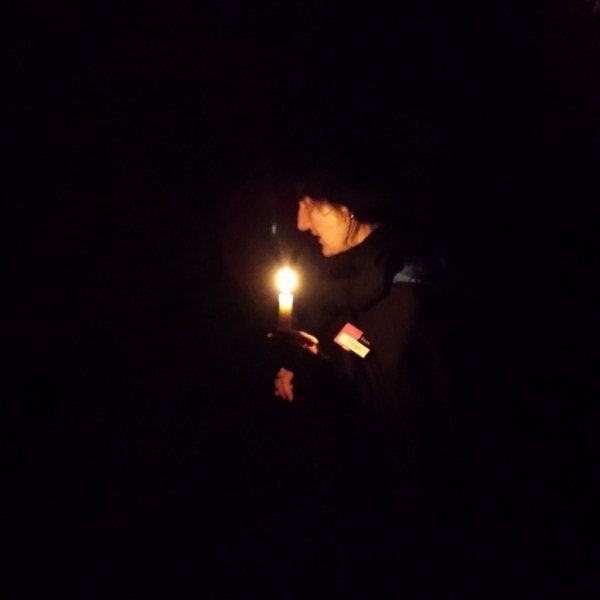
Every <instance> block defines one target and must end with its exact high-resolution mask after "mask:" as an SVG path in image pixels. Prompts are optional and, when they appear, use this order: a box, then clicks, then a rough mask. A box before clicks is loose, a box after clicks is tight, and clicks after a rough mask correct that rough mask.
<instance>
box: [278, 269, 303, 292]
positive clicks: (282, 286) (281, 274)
mask: <svg viewBox="0 0 600 600" xmlns="http://www.w3.org/2000/svg"><path fill="white" fill-rule="evenodd" d="M297 281H298V279H297V277H296V273H294V271H292V270H291V269H290V268H289V267H285V268H283V269H280V270H279V271H278V272H277V277H276V283H277V287H278V288H279V291H280V292H282V293H284V294H289V293H291V292H292V291H293V289H294V288H295V287H296V283H297Z"/></svg>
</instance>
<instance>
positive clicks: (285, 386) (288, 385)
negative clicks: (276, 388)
mask: <svg viewBox="0 0 600 600" xmlns="http://www.w3.org/2000/svg"><path fill="white" fill-rule="evenodd" d="M281 391H282V395H283V397H284V398H285V399H286V400H289V401H290V402H291V401H292V400H293V399H294V386H293V384H292V380H291V378H289V379H288V378H286V379H282V380H281Z"/></svg>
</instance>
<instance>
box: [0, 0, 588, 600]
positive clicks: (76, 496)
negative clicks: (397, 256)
mask: <svg viewBox="0 0 600 600" xmlns="http://www.w3.org/2000/svg"><path fill="white" fill-rule="evenodd" d="M10 4H11V3H5V10H6V9H8V10H7V13H6V14H7V16H8V17H9V18H5V19H3V29H4V34H3V54H4V56H5V59H6V65H5V68H4V71H3V74H2V80H3V85H2V88H3V90H4V91H3V92H2V99H1V102H2V108H3V110H2V112H3V117H4V119H3V120H4V122H5V126H4V133H3V136H2V137H3V142H4V146H5V151H4V160H3V166H4V169H3V172H4V175H3V183H2V193H3V197H4V200H5V203H4V204H5V208H4V217H5V218H4V219H3V222H4V224H5V226H6V228H7V231H6V236H5V240H6V242H7V248H6V250H5V256H6V257H7V266H8V274H7V277H6V279H5V281H4V285H3V286H2V287H3V292H4V294H3V295H4V296H5V299H7V300H8V303H7V304H8V307H7V308H5V331H6V332H7V336H6V337H7V339H8V352H7V354H6V357H5V367H6V370H5V373H6V375H5V377H4V384H3V394H2V396H3V401H2V411H3V416H2V423H3V429H4V432H3V434H2V452H1V455H2V460H3V464H4V466H3V473H4V475H3V477H2V491H1V494H2V497H3V503H4V504H5V508H4V509H3V511H2V530H3V531H4V532H5V534H3V535H2V537H3V541H4V543H5V545H6V547H7V549H8V551H9V552H8V553H9V556H10V559H9V561H8V563H7V566H8V568H9V571H10V572H11V573H12V576H11V578H10V581H14V582H15V583H16V584H18V585H20V586H22V587H29V586H32V587H35V588H36V589H41V590H51V589H55V590H59V591H60V593H61V594H62V595H68V594H70V593H78V594H83V595H84V596H88V597H89V596H94V595H95V594H96V593H97V594H98V595H102V594H104V593H105V592H106V590H113V591H114V592H115V593H116V594H117V595H126V594H129V595H135V594H136V593H142V592H144V591H146V592H147V591H151V590H156V589H160V590H162V593H163V595H164V594H169V595H175V594H177V593H182V594H184V595H187V594H189V595H191V594H193V593H203V594H205V595H206V596H207V597H221V596H225V595H227V594H228V593H236V592H238V591H239V590H242V589H249V587H252V588H256V589H262V590H264V591H267V592H273V593H274V594H276V595H277V594H279V595H280V596H281V597H289V595H293V594H292V592H290V591H289V590H290V589H291V590H293V591H294V593H296V594H298V596H299V597H302V593H303V590H304V591H306V589H310V584H311V582H313V583H314V582H315V581H317V580H318V577H319V565H318V564H317V565H316V566H315V564H313V563H311V562H310V560H309V559H308V558H307V556H309V555H310V551H309V550H308V549H307V548H308V547H309V546H310V539H309V540H308V541H306V539H303V538H302V535H301V534H300V531H299V529H300V527H299V525H298V524H297V522H296V515H297V514H298V513H297V512H294V511H295V510H300V508H299V507H300V505H301V502H300V500H298V499H297V498H295V496H294V491H293V490H294V489H295V488H294V487H293V485H294V484H293V479H294V477H293V475H291V474H290V468H291V467H290V465H291V464H292V463H293V455H294V447H293V443H291V442H290V437H289V435H288V433H289V427H290V424H289V414H288V407H285V406H282V405H281V404H279V403H278V402H277V399H275V398H272V397H271V394H270V392H271V381H272V375H273V373H272V372H271V371H270V368H271V365H268V364H267V362H266V361H265V360H264V359H263V358H261V357H262V356H263V353H264V337H265V334H266V332H267V331H269V329H270V328H272V327H273V325H274V320H275V316H276V297H275V290H273V288H272V283H271V279H270V277H271V271H272V269H273V268H274V266H275V265H276V264H277V263H278V262H280V261H281V260H282V259H284V258H286V257H287V256H288V255H289V254H291V253H293V252H295V251H297V248H298V243H299V239H300V238H299V237H298V235H297V234H296V233H295V232H294V221H293V218H294V212H293V211H294V203H293V197H292V194H291V192H290V187H289V186H288V185H286V183H285V182H286V179H285V176H286V175H287V174H288V173H289V169H292V168H294V167H296V166H298V165H299V164H302V162H303V161H304V160H305V159H306V157H307V156H310V155H311V153H313V152H322V153H323V152H325V153H326V152H327V150H328V148H330V147H331V140H332V139H336V140H338V142H337V144H338V145H337V147H339V146H340V142H339V140H340V139H342V140H344V139H345V138H344V136H350V137H349V141H348V144H349V145H352V144H357V145H358V147H360V152H363V153H364V156H365V157H368V158H365V159H366V160H371V161H373V162H377V161H381V162H382V163H386V164H394V165H396V168H397V171H398V172H399V173H401V176H402V181H403V185H404V186H405V187H406V188H407V189H410V190H411V192H414V193H415V194H416V196H417V197H420V198H422V199H423V200H422V203H423V212H424V214H426V219H427V223H428V226H429V228H430V231H431V232H432V234H433V235H432V237H434V239H436V241H437V242H438V243H439V244H440V245H441V246H442V247H443V248H444V250H445V252H446V253H447V255H448V256H450V257H451V258H452V260H453V261H454V263H455V264H456V265H457V268H458V270H459V271H460V272H461V273H462V275H463V276H464V278H465V279H466V280H467V281H468V282H469V285H470V287H471V288H472V290H473V293H474V295H475V297H476V298H477V302H478V306H479V313H480V317H479V319H480V321H479V325H478V326H479V327H480V330H481V331H480V333H482V338H483V339H484V340H485V343H483V345H482V347H481V352H480V357H481V356H484V357H485V360H486V361H487V362H488V363H492V364H493V367H494V368H493V371H494V373H495V376H494V379H493V380H491V381H490V382H489V385H487V387H486V389H487V393H486V394H483V395H482V396H481V397H480V398H479V401H480V405H479V406H478V407H477V409H473V411H472V413H471V414H469V415H468V417H469V418H470V419H471V420H472V421H474V422H475V421H477V419H481V420H480V421H479V423H480V425H481V431H480V432H479V436H480V439H479V442H480V444H482V445H481V446H480V451H481V452H482V455H483V456H484V457H485V458H482V459H481V462H482V464H485V465H486V466H485V468H484V470H485V477H484V480H485V481H482V489H484V492H482V497H484V498H487V499H488V500H489V501H490V502H493V510H490V512H489V514H490V515H493V517H489V518H488V520H487V521H486V523H487V529H486V531H485V534H482V535H481V540H480V541H481V544H482V545H481V548H479V549H478V550H477V551H474V554H476V555H478V560H479V562H477V560H475V562H474V564H476V565H477V567H476V568H473V569H471V570H469V571H468V574H465V581H466V583H465V585H466V587H467V588H468V589H469V590H470V591H473V592H474V593H477V594H481V593H483V594H485V595H486V596H487V597H489V596H490V595H491V594H492V595H493V594H494V593H498V594H499V596H501V595H502V593H503V592H502V591H501V590H506V589H515V586H520V589H527V590H529V591H531V592H535V591H536V590H537V591H538V592H539V593H540V597H541V596H543V593H544V591H545V590H548V589H550V588H556V587H558V588H560V589H564V590H569V592H570V593H579V592H581V594H582V595H583V594H585V593H589V592H591V590H592V586H593V585H594V582H596V583H597V579H596V577H597V575H595V573H596V571H595V558H596V557H595V552H594V547H597V529H596V528H595V527H596V525H597V523H596V522H595V519H594V516H593V513H594V512H595V505H596V504H597V500H598V497H597V471H596V472H595V473H594V470H593V464H594V463H595V458H594V455H595V453H596V452H597V442H596V436H597V431H596V428H595V423H597V416H598V415H597V409H596V407H595V403H596V399H597V396H598V384H597V376H596V372H595V370H594V366H595V364H596V352H595V349H596V336H597V329H596V327H595V325H594V320H595V319H594V317H595V312H596V307H597V305H598V298H597V295H595V280H596V277H597V258H598V257H597V247H596V245H595V243H594V242H595V238H596V235H595V234H596V232H595V229H596V222H595V220H594V218H593V216H594V213H595V204H596V202H597V198H598V185H597V184H598V168H597V166H598V164H597V163H598V132H599V131H598V130H599V127H600V113H599V108H598V107H599V106H600V88H599V85H600V81H599V78H598V73H599V69H598V59H599V58H600V46H599V40H600V35H599V34H600V32H599V31H598V19H599V13H598V9H597V3H594V2H584V1H581V2H575V1H570V2H569V1H563V2H561V1H558V0H554V1H551V2H543V3H542V2H519V3H517V2H512V3H509V4H507V3H495V4H487V3H474V2H473V3H469V2H466V1H461V2H458V3H439V4H438V3H435V2H434V3H427V6H426V7H420V6H419V5H418V3H414V5H410V4H409V5H407V6H406V7H402V8H401V9H400V8H398V7H397V8H396V9H394V10H393V9H391V8H388V9H385V10H383V9H381V8H379V7H376V6H375V5H373V4H370V3H365V4H364V5H356V7H354V8H351V7H349V6H345V7H344V8H340V7H336V6H333V5H327V6H324V5H322V4H321V3H317V2H302V3H301V2H287V3H274V2H272V3H271V2H264V3H252V4H248V3H244V2H224V3H214V4H201V3H192V2H181V3H177V4H170V3H163V2H158V1H156V2H147V3H135V2H130V3H126V4H123V3H117V2H111V1H106V2H102V3H94V4H92V3H89V4H84V3H80V4H77V3H73V4H71V5H69V6H59V7H57V6H55V5H50V4H49V5H37V4H28V3H22V2H19V3H17V2H14V3H12V5H13V6H12V7H11V6H10ZM348 132H350V134H349V133H348ZM357 140H360V143H359V142H357ZM341 145H342V147H343V146H344V142H343V141H342V142H341ZM273 223H276V224H277V227H278V233H277V235H276V236H272V235H271V225H272V224H273ZM484 440H485V441H486V443H485V444H483V441H484ZM484 446H485V447H484ZM491 499H493V500H491ZM294 502H297V506H294ZM303 544H305V545H306V546H307V547H304V546H303ZM317 562H318V561H317ZM302 586H306V587H305V588H303V587H302ZM285 590H288V592H286V591H285ZM286 594H288V595H287V596H286ZM517 595H518V594H517Z"/></svg>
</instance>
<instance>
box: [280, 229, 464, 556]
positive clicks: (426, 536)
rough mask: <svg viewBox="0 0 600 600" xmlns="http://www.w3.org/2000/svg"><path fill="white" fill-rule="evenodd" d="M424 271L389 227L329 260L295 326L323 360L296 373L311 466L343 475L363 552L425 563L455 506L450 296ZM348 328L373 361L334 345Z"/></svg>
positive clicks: (342, 489)
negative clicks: (381, 549) (377, 547)
mask: <svg viewBox="0 0 600 600" xmlns="http://www.w3.org/2000/svg"><path fill="white" fill-rule="evenodd" d="M415 271H416V269H415V268H414V265H412V264H411V263H409V262H408V261H406V260H404V259H403V257H402V253H401V252H400V251H399V250H398V249H396V248H395V246H394V243H393V239H392V237H391V236H390V234H389V233H388V232H387V231H386V230H385V229H383V228H382V229H378V230H375V231H374V232H373V233H372V234H371V235H370V236H369V237H368V238H367V239H366V240H365V241H364V242H363V243H362V244H360V245H359V246H356V247H354V248H352V249H350V250H348V251H347V252H344V253H342V254H339V255H337V256H334V257H331V258H326V259H323V260H322V264H321V265H319V267H318V269H317V270H316V271H314V272H312V273H311V274H310V275H309V276H308V277H307V278H305V279H306V281H307V285H309V289H308V290H307V293H306V294H305V296H306V297H307V298H306V300H305V303H304V306H301V307H300V309H302V310H300V315H299V318H298V323H297V325H298V328H299V329H302V330H304V331H307V332H308V333H311V334H313V335H316V336H317V337H318V338H319V341H320V349H321V353H320V355H319V356H318V357H315V358H314V359H313V358H311V359H310V360H309V365H308V367H307V368H306V369H300V371H299V372H297V373H295V379H294V383H295V388H294V394H295V397H296V402H295V404H296V405H297V410H298V411H299V412H300V413H302V414H303V415H304V416H305V417H306V420H307V422H308V423H310V425H309V429H308V433H307V437H308V438H310V439H309V445H312V448H313V453H314V454H315V456H314V457H313V459H314V460H315V461H316V462H317V463H319V462H323V461H324V462H325V463H326V464H327V465H329V466H328V467H327V468H329V469H330V470H332V469H338V468H339V469H341V470H342V471H343V476H342V477H341V478H340V479H339V489H338V490H337V492H338V495H339V497H340V498H341V499H342V503H343V504H344V507H345V508H344V509H345V510H347V512H348V518H349V520H350V521H351V522H352V523H353V524H354V525H356V527H357V529H360V530H361V533H357V534H356V535H357V536H358V539H360V542H359V545H362V546H366V545H370V548H371V549H370V550H369V551H370V552H372V550H373V547H374V544H375V539H376V540H377V544H380V543H381V541H382V536H384V537H385V536H388V542H389V545H388V548H387V549H388V550H391V549H392V548H396V551H395V555H396V556H398V553H400V554H403V553H404V554H406V555H408V556H411V557H412V558H413V559H414V560H417V561H418V559H416V557H417V556H422V554H423V551H424V549H425V547H427V546H428V541H427V540H431V539H433V538H434V537H435V538H436V544H438V545H439V544H440V543H441V531H440V528H441V527H443V525H442V522H443V520H444V518H443V517H442V515H443V514H444V512H445V511H446V510H447V509H448V508H449V507H450V505H451V502H452V501H451V498H450V494H449V490H450V489H451V482H452V477H453V464H452V460H453V443H454V440H453V427H454V422H453V421H454V417H453V411H452V394H451V390H450V385H449V383H448V376H447V370H446V364H445V359H444V357H445V353H446V351H447V349H446V340H445V334H444V323H445V318H446V315H445V313H444V302H443V293H441V291H440V290H439V289H437V288H436V286H435V284H433V283H432V282H428V281H426V279H424V275H423V274H422V273H421V274H419V273H416V272H415ZM394 282H396V283H394ZM346 323H350V324H351V325H353V326H355V327H356V328H358V329H359V330H361V331H362V332H363V334H362V338H361V343H362V344H363V345H365V346H367V347H368V348H369V352H368V354H367V355H366V356H365V357H364V358H361V357H360V356H358V355H357V354H355V353H354V352H352V351H348V350H346V349H344V348H342V347H341V346H340V345H338V344H337V343H336V342H335V341H334V338H335V337H336V336H337V334H338V333H339V331H340V330H341V329H342V327H344V325H345V324H346ZM284 366H285V365H284ZM332 456H333V459H332V458H331V457H332ZM322 476H323V480H327V479H328V478H329V479H335V477H337V473H331V472H330V473H327V472H323V473H322ZM399 540H400V542H399ZM398 542H399V544H398ZM394 544H395V545H394ZM417 546H420V549H417ZM400 548H401V550H400Z"/></svg>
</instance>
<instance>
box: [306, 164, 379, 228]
mask: <svg viewBox="0 0 600 600" xmlns="http://www.w3.org/2000/svg"><path fill="white" fill-rule="evenodd" d="M357 175H358V176H357ZM380 187H381V186H379V185H377V184H376V183H375V182H370V181H368V180H367V179H366V178H361V177H360V174H358V173H354V174H345V173H342V172H340V171H334V170H331V169H313V170H312V171H310V172H309V173H308V174H307V175H305V176H304V177H302V178H301V179H300V181H299V183H298V186H297V195H298V197H300V198H303V197H304V196H309V197H310V198H313V199H314V200H317V201H318V200H325V201H327V202H329V203H331V204H334V205H342V206H346V207H347V208H348V209H349V210H350V211H351V212H352V213H353V214H354V216H355V217H356V218H357V219H358V220H359V221H360V222H362V223H384V222H386V221H387V220H388V218H389V211H390V208H391V203H390V201H389V199H388V198H387V197H386V192H384V191H383V190H382V189H380Z"/></svg>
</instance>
